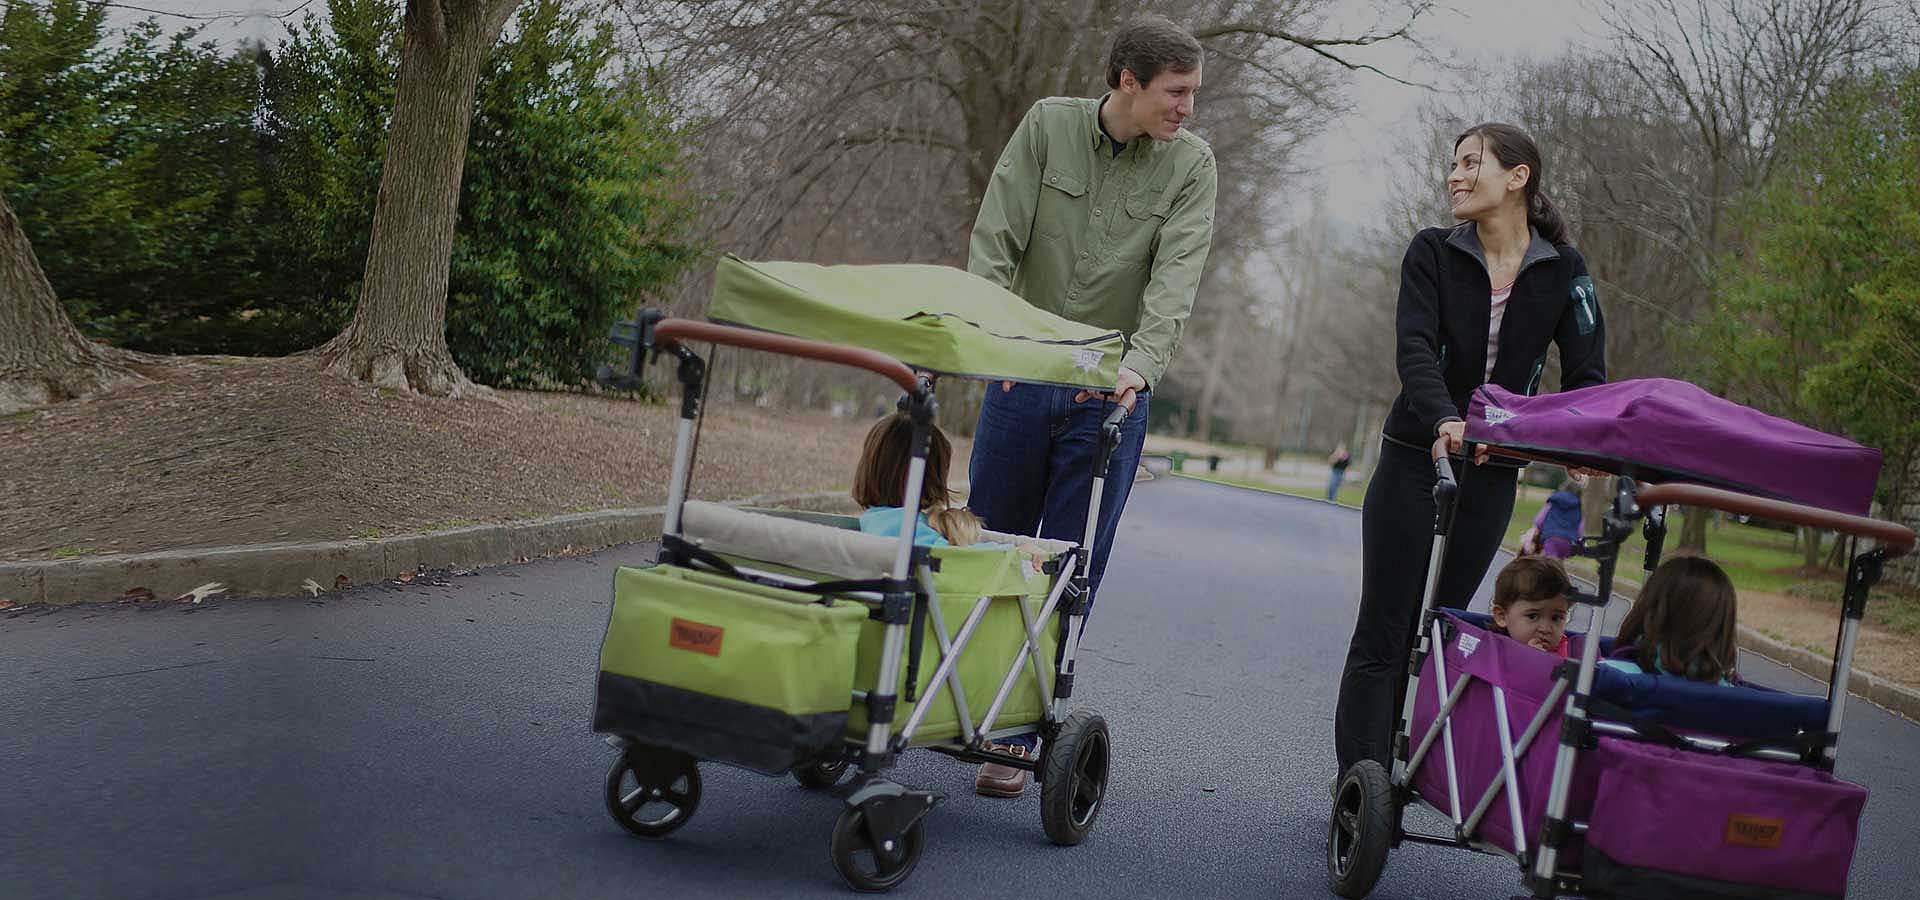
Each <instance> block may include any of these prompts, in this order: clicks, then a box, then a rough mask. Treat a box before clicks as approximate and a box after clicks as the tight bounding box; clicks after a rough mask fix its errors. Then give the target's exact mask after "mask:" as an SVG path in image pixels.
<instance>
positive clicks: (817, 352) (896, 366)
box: [653, 319, 920, 394]
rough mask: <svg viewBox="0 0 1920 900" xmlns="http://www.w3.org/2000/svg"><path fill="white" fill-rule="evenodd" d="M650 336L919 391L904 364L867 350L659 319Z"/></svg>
mask: <svg viewBox="0 0 1920 900" xmlns="http://www.w3.org/2000/svg"><path fill="white" fill-rule="evenodd" d="M653 334H654V337H655V338H657V339H659V340H662V341H669V342H679V341H708V342H711V343H715V344H726V345H727V346H729V347H744V348H746V349H748V350H765V351H767V352H768V353H779V354H782V355H785V356H798V357H802V358H804V359H817V360H819V361H821V362H830V363H836V364H838V365H842V366H852V367H854V368H856V369H866V370H867V371H869V372H873V373H876V374H879V375H885V376H886V377H887V378H888V379H889V380H891V381H892V382H893V383H894V384H897V385H899V386H900V389H901V390H903V391H906V392H907V393H909V394H918V393H919V391H920V380H919V379H918V378H916V377H914V374H913V370H912V369H910V368H907V365H906V363H903V362H901V361H899V360H897V359H894V358H893V357H891V356H888V355H886V354H885V353H881V352H880V351H878V350H868V349H866V348H865V347H847V346H843V345H840V344H829V343H827V342H825V341H812V340H807V339H806V338H797V337H788V336H786V335H784V334H774V333H772V332H769V331H754V330H752V329H750V328H737V327H735V326H732V325H716V324H714V323H712V322H699V321H695V320H693V319H662V320H660V324H658V325H655V326H654V328H653Z"/></svg>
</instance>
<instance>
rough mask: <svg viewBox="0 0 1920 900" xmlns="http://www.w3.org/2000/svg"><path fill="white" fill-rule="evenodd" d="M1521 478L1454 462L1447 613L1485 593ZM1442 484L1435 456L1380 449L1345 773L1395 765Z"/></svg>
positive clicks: (1506, 470) (1351, 649) (1346, 692)
mask: <svg viewBox="0 0 1920 900" xmlns="http://www.w3.org/2000/svg"><path fill="white" fill-rule="evenodd" d="M1517 471H1518V470H1516V469H1514V468H1512V467H1509V466H1476V465H1472V464H1471V463H1466V464H1463V463H1462V462H1461V461H1460V460H1455V461H1454V476H1455V477H1456V478H1457V479H1459V482H1460V501H1459V503H1458V504H1457V506H1456V509H1457V512H1456V513H1455V515H1454V520H1453V531H1452V534H1451V535H1450V537H1449V538H1448V540H1447V551H1446V552H1447V556H1446V559H1445V560H1444V561H1442V563H1441V566H1440V595H1439V603H1440V605H1442V606H1449V607H1453V608H1456V609H1459V608H1464V607H1465V606H1466V605H1467V603H1468V602H1470V601H1471V600H1472V599H1473V594H1474V591H1476V590H1478V589H1479V587H1480V580H1481V579H1482V578H1484V577H1485V576H1486V574H1487V566H1488V565H1489V564H1491V563H1492V562H1493V555H1494V553H1496V552H1498V551H1499V549H1500V540H1501V538H1502V537H1504V536H1505V535H1506V532H1507V522H1508V520H1509V519H1510V518H1512V516H1513V490H1514V480H1515V473H1516V472H1517ZM1436 478H1437V476H1436V475H1435V474H1434V471H1433V462H1432V460H1431V459H1429V458H1428V456H1427V454H1426V452H1424V451H1421V450H1415V449H1413V448H1411V447H1407V446H1404V445H1402V444H1396V443H1394V442H1392V441H1386V440H1383V441H1381V442H1380V463H1379V465H1378V466H1376V467H1375V469H1374V472H1373V475H1372V477H1371V478H1370V479H1369V481H1368V483H1367V499H1366V502H1365V504H1364V505H1363V507H1362V512H1361V514H1360V566H1361V575H1360V615H1359V618H1358V620H1356V621H1355V622H1354V624H1353V641H1352V642H1351V643H1350V644H1348V646H1347V665H1346V670H1345V671H1344V672H1343V673H1342V674H1341V676H1340V700H1339V704H1338V706H1336V707H1335V709H1334V715H1333V745H1334V752H1335V753H1336V754H1337V755H1338V756H1339V760H1340V771H1342V772H1345V771H1346V770H1347V767H1348V766H1351V765H1353V764H1354V763H1356V762H1358V761H1360V760H1363V759H1373V760H1378V761H1379V762H1380V764H1381V765H1382V766H1386V767H1388V768H1389V770H1391V767H1392V763H1391V759H1390V755H1391V751H1392V734H1393V729H1394V726H1395V725H1396V724H1397V722H1398V720H1399V715H1400V702H1401V700H1402V699H1403V698H1402V696H1401V695H1402V694H1403V693H1404V692H1405V690H1406V681H1405V678H1406V667H1407V652H1408V650H1409V648H1410V647H1411V646H1412V641H1413V633H1414V630H1415V629H1416V628H1417V627H1418V626H1419V624H1420V623H1419V617H1420V604H1421V603H1422V602H1423V601H1424V600H1425V598H1426V595H1425V593H1424V588H1425V586H1426V580H1427V563H1428V561H1429V560H1430V559H1431V558H1432V556H1433V484H1434V481H1435V480H1436Z"/></svg>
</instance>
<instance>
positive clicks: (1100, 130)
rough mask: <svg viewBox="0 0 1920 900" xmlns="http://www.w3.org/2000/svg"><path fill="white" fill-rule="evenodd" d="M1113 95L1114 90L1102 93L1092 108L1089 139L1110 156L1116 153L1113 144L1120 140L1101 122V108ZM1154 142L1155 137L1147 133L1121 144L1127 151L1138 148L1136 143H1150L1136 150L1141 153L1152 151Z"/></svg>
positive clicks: (1090, 142) (1092, 144) (1096, 148)
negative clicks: (1148, 135)
mask: <svg viewBox="0 0 1920 900" xmlns="http://www.w3.org/2000/svg"><path fill="white" fill-rule="evenodd" d="M1112 96H1113V92H1111V91H1109V92H1107V93H1105V94H1101V95H1100V99H1099V100H1096V101H1094V104H1093V108H1092V119H1093V121H1092V123H1091V124H1092V126H1093V129H1092V133H1091V134H1090V135H1089V141H1088V143H1089V144H1091V146H1092V148H1093V149H1095V150H1102V151H1105V152H1106V153H1107V154H1108V155H1110V156H1111V155H1114V154H1113V145H1114V144H1117V143H1119V142H1118V141H1115V140H1114V139H1113V136H1112V135H1109V134H1107V126H1105V125H1102V124H1100V109H1101V108H1102V107H1104V106H1106V105H1107V98H1109V97H1112ZM1141 138H1146V139H1145V140H1141ZM1153 142H1154V141H1153V138H1151V137H1147V136H1146V135H1141V136H1140V137H1137V138H1134V139H1133V140H1131V141H1128V142H1127V143H1125V144H1122V145H1121V146H1123V147H1124V148H1126V149H1125V150H1122V151H1121V152H1122V153H1125V152H1126V150H1136V145H1139V144H1146V145H1148V147H1147V148H1146V149H1143V150H1136V152H1140V153H1147V152H1151V150H1152V146H1151V145H1152V144H1153Z"/></svg>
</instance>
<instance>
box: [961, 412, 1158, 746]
mask: <svg viewBox="0 0 1920 900" xmlns="http://www.w3.org/2000/svg"><path fill="white" fill-rule="evenodd" d="M1076 393H1078V390H1077V389H1075V388H1064V387H1054V386H1050V385H1034V384H1015V385H1014V386H1013V389H1012V390H1010V391H1002V390H1001V389H1000V384H999V382H988V384H987V396H986V402H984V403H982V404H981V406H980V424H979V426H978V427H977V428H975V429H974V432H973V460H972V464H971V474H970V476H969V479H970V480H971V481H972V493H970V494H969V495H968V497H967V508H968V509H971V510H973V513H974V515H977V516H979V517H980V520H981V522H983V523H985V524H986V526H987V527H988V528H990V529H992V530H994V531H1001V532H1006V533H1007V534H1022V535H1031V534H1038V535H1039V536H1040V537H1043V538H1053V539H1056V540H1062V541H1072V542H1074V543H1076V544H1077V543H1080V542H1082V541H1084V540H1086V538H1087V506H1088V505H1089V504H1090V503H1091V502H1092V500H1093V475H1094V472H1093V467H1094V462H1095V460H1094V454H1095V451H1096V450H1097V449H1098V448H1099V445H1100V422H1101V420H1103V419H1105V418H1106V417H1107V413H1109V412H1111V411H1112V410H1113V404H1112V403H1110V402H1108V401H1106V400H1102V399H1098V398H1092V399H1088V400H1087V401H1085V402H1082V403H1075V402H1073V395H1074V394H1076ZM1146 440H1147V392H1145V391H1142V392H1141V393H1140V394H1138V395H1137V396H1136V397H1135V400H1134V404H1133V412H1131V413H1129V414H1128V415H1127V418H1126V420H1125V421H1124V422H1122V423H1121V425H1120V445H1119V446H1118V447H1115V448H1114V451H1113V456H1112V457H1111V458H1110V461H1109V463H1108V467H1107V482H1106V489H1105V490H1104V491H1103V492H1102V496H1101V499H1100V523H1099V528H1098V530H1097V531H1095V532H1094V538H1093V547H1091V548H1090V550H1091V554H1092V555H1091V560H1090V562H1089V563H1088V565H1089V568H1088V570H1087V586H1088V591H1089V592H1090V593H1091V594H1093V595H1094V596H1097V595H1098V591H1099V588H1100V577H1101V576H1102V575H1104V574H1105V573H1106V571H1107V555H1108V553H1109V552H1110V551H1111V550H1112V549H1113V534H1114V531H1115V529H1117V528H1118V527H1119V525H1120V510H1121V509H1123V508H1125V507H1126V505H1127V495H1128V494H1129V493H1131V492H1132V491H1133V475H1134V470H1135V469H1137V468H1138V467H1139V465H1140V449H1141V447H1142V445H1144V444H1145V443H1146ZM1090 599H1091V598H1090ZM1000 743H1003V744H1018V745H1023V746H1025V747H1027V748H1028V749H1029V750H1031V749H1033V748H1034V747H1036V746H1038V745H1039V735H1035V734H1025V735H1016V736H1013V737H1007V738H1001V739H1000Z"/></svg>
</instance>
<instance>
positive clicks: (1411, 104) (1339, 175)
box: [111, 0, 1600, 224]
mask: <svg viewBox="0 0 1920 900" xmlns="http://www.w3.org/2000/svg"><path fill="white" fill-rule="evenodd" d="M128 2H129V4H130V5H133V6H139V7H144V8H146V9H151V10H156V11H164V12H173V13H185V14H190V15H195V16H203V17H204V16H225V18H222V19H220V20H219V21H216V22H208V23H204V24H207V25H208V28H207V36H208V37H209V38H213V39H216V40H220V41H222V42H227V41H232V40H237V39H239V38H242V37H254V38H259V39H262V40H265V41H267V42H268V43H272V42H273V41H275V40H276V39H278V38H279V36H280V35H281V34H282V33H283V29H284V25H283V23H282V21H281V20H280V19H278V18H274V16H275V15H276V14H284V13H286V12H287V11H289V10H293V9H296V8H298V7H300V6H301V0H128ZM1381 2H1392V0H1335V3H1334V5H1333V7H1332V8H1331V9H1330V13H1331V18H1330V21H1329V22H1327V23H1326V27H1325V33H1338V34H1341V35H1343V36H1344V35H1350V34H1356V33H1359V32H1362V31H1364V30H1365V29H1366V28H1367V27H1368V26H1370V25H1371V24H1373V23H1375V22H1377V21H1381V19H1380V16H1381V15H1383V14H1386V15H1389V16H1390V15H1391V14H1390V9H1391V8H1390V7H1389V8H1387V9H1388V10H1389V12H1387V13H1382V7H1380V6H1379V5H1378V4H1379V3H1381ZM1442 3H1444V4H1445V5H1444V6H1443V7H1441V8H1438V9H1435V10H1433V11H1431V12H1429V13H1427V14H1426V15H1424V16H1422V17H1421V19H1420V23H1419V31H1420V32H1421V34H1422V36H1423V38H1424V40H1425V41H1426V43H1427V45H1428V47H1429V48H1430V49H1431V50H1432V51H1433V53H1434V54H1435V55H1436V56H1438V57H1440V58H1442V59H1451V60H1454V61H1456V62H1460V63H1467V64H1474V65H1480V66H1485V67H1488V69H1489V70H1490V71H1495V72H1498V71H1503V70H1505V69H1506V66H1505V65H1502V64H1501V63H1502V62H1503V61H1505V60H1510V59H1512V58H1514V57H1517V56H1522V55H1529V56H1540V55H1547V54H1553V53H1558V52H1561V51H1562V50H1564V49H1565V48H1566V47H1567V46H1568V45H1581V44H1591V43H1593V42H1594V41H1595V38H1594V35H1595V33H1597V32H1598V30H1599V28H1600V21H1599V17H1598V15H1596V14H1595V12H1594V11H1593V9H1592V0H1442ZM325 8H326V0H309V5H307V6H306V7H305V9H304V10H302V13H304V12H305V11H312V12H315V13H320V14H324V12H325ZM113 13H114V14H113V17H112V20H111V21H112V23H113V24H115V25H126V24H130V23H132V22H134V21H137V20H138V19H141V18H144V17H146V16H147V15H148V13H145V12H134V11H130V10H126V9H116V10H114V11H113ZM1393 21H1398V20H1397V19H1394V20H1393ZM162 22H163V23H164V24H166V25H167V26H168V27H173V26H183V25H187V24H190V22H189V20H186V19H180V18H173V17H163V19H162ZM1351 55H1352V56H1353V57H1354V58H1355V59H1358V60H1362V61H1364V62H1367V63H1371V64H1373V65H1376V66H1379V67H1380V68H1381V69H1383V70H1385V71H1387V72H1390V73H1393V74H1395V75H1397V76H1400V77H1403V78H1406V79H1408V80H1410V81H1416V82H1423V83H1430V84H1434V85H1436V86H1438V87H1442V88H1444V89H1446V90H1450V91H1458V90H1460V89H1461V86H1460V85H1457V84H1452V83H1448V79H1447V77H1446V75H1445V73H1441V72H1436V71H1433V70H1432V69H1430V68H1428V67H1425V66H1423V65H1422V64H1421V63H1420V62H1419V60H1418V59H1417V58H1416V56H1415V54H1414V53H1413V52H1412V51H1411V50H1410V49H1408V48H1405V47H1398V46H1392V45H1388V46H1383V47H1376V48H1368V49H1366V50H1356V51H1351ZM1471 89H1472V90H1473V91H1484V92H1490V93H1497V92H1499V91H1500V90H1501V89H1502V86H1501V85H1500V84H1498V83H1486V82H1482V83H1478V84H1475V85H1473V86H1472V88H1471ZM1348 91H1349V93H1348V97H1349V100H1350V104H1351V107H1352V109H1351V112H1350V113H1348V114H1347V115H1345V116H1343V117H1341V118H1339V119H1337V120H1336V121H1335V123H1334V125H1333V127H1332V128H1331V129H1330V130H1329V131H1328V132H1327V133H1326V134H1325V135H1323V136H1322V137H1321V138H1320V139H1319V140H1318V141H1316V142H1315V143H1314V145H1313V146H1312V147H1311V148H1310V149H1309V152H1308V154H1307V156H1306V157H1305V158H1304V159H1303V163H1304V164H1306V165H1309V166H1312V167H1313V168H1314V169H1315V172H1316V175H1315V176H1314V178H1315V180H1317V182H1318V187H1319V189H1320V190H1321V191H1322V192H1324V194H1325V196H1326V199H1327V210H1328V212H1329V213H1330V214H1331V215H1332V216H1333V217H1335V218H1337V219H1339V220H1341V221H1343V222H1346V223H1349V224H1358V223H1364V222H1369V221H1372V220H1373V219H1374V217H1375V214H1376V212H1377V211H1378V210H1379V208H1380V207H1381V205H1382V204H1383V203H1384V201H1385V200H1386V199H1387V188H1388V179H1386V178H1385V177H1382V174H1381V173H1382V172H1384V171H1389V170H1390V169H1389V166H1388V157H1389V156H1390V155H1391V154H1392V153H1394V151H1396V150H1397V149H1398V142H1397V134H1398V133H1399V132H1400V131H1402V130H1404V129H1405V128H1406V127H1407V125H1408V122H1409V118H1410V116H1411V115H1412V113H1413V111H1414V110H1415V108H1416V107H1417V105H1418V104H1419V103H1420V101H1421V100H1422V99H1423V98H1424V97H1426V96H1427V95H1428V92H1426V91H1423V90H1421V89H1419V88H1413V87H1407V86H1405V85H1400V84H1395V83H1394V82H1392V81H1390V80H1388V79H1386V78H1381V77H1379V76H1376V75H1371V74H1368V73H1365V72H1357V73H1354V74H1353V75H1352V76H1351V78H1350V83H1349V87H1348ZM1468 99H1470V98H1468ZM1204 104H1205V98H1204V95H1203V96H1202V108H1201V111H1200V118H1201V119H1202V120H1204V119H1205V116H1206V111H1205V105H1204ZM1436 177H1439V176H1438V174H1436Z"/></svg>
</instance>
